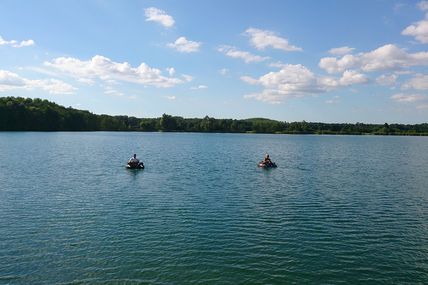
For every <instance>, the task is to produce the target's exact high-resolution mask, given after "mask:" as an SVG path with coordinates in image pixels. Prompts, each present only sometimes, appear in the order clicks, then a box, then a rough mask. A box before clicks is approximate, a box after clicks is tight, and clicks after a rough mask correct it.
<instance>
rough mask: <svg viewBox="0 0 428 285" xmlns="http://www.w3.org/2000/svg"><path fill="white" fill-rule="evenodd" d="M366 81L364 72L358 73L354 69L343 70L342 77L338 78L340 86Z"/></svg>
mask: <svg viewBox="0 0 428 285" xmlns="http://www.w3.org/2000/svg"><path fill="white" fill-rule="evenodd" d="M367 81H368V79H367V77H366V76H365V75H364V74H361V73H358V72H356V71H354V70H345V72H344V73H343V75H342V77H341V78H340V79H339V84H340V85H342V86H349V85H353V84H361V83H366V82H367Z"/></svg>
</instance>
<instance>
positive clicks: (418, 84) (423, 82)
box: [402, 74, 428, 90]
mask: <svg viewBox="0 0 428 285" xmlns="http://www.w3.org/2000/svg"><path fill="white" fill-rule="evenodd" d="M402 89H416V90H428V75H425V74H416V75H415V76H414V77H413V78H412V79H409V80H408V81H406V82H405V83H404V84H403V86H402Z"/></svg>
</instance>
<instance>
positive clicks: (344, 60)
mask: <svg viewBox="0 0 428 285" xmlns="http://www.w3.org/2000/svg"><path fill="white" fill-rule="evenodd" d="M417 65H428V52H416V53H408V52H406V51H405V50H404V49H401V48H399V47H397V46H395V45H393V44H387V45H384V46H381V47H379V48H377V49H375V50H373V51H370V52H367V53H359V54H357V55H351V54H348V55H345V56H343V57H341V58H336V57H324V58H321V60H320V62H319V67H321V68H322V69H324V70H326V71H327V72H328V73H338V72H343V71H345V70H347V69H361V70H363V71H366V72H372V71H379V70H400V69H402V68H406V67H410V66H417Z"/></svg>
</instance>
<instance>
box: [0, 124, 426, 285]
mask: <svg viewBox="0 0 428 285" xmlns="http://www.w3.org/2000/svg"><path fill="white" fill-rule="evenodd" d="M134 151H135V152H136V153H137V154H138V156H140V157H142V158H143V161H144V163H145V165H146V169H145V170H142V171H141V170H140V171H135V170H127V169H125V168H124V165H125V163H126V161H127V160H128V159H129V157H130V156H131V155H132V154H133V153H134ZM265 152H269V153H270V154H271V158H272V160H273V161H276V162H277V164H278V166H279V167H278V168H277V169H271V170H263V169H259V168H258V167H257V162H258V161H259V160H260V159H261V158H262V157H263V155H264V153H265ZM86 283H87V284H108V283H119V284H122V283H123V284H139V283H143V284H292V283H296V284H309V283H312V284H340V283H347V284H356V283H362V284H366V283H395V284H411V283H415V284H416V283H418V284H423V283H425V284H427V283H428V137H378V136H298V135H294V136H293V135H254V134H192V133H115V132H93V133H92V132H90V133H62V132H59V133H0V284H86Z"/></svg>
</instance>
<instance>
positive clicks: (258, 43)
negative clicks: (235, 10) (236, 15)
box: [244, 28, 302, 51]
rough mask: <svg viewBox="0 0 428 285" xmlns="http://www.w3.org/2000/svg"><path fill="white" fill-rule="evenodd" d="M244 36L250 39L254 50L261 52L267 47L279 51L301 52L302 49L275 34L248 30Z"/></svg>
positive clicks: (253, 29)
mask: <svg viewBox="0 0 428 285" xmlns="http://www.w3.org/2000/svg"><path fill="white" fill-rule="evenodd" d="M244 34H245V35H247V36H249V37H250V43H251V45H253V46H254V47H255V48H257V49H259V50H263V49H265V48H267V47H271V48H275V49H280V50H283V51H301V50H302V48H300V47H296V46H293V45H290V44H289V42H288V40H287V39H285V38H281V37H280V36H278V35H277V34H276V33H275V32H272V31H267V30H260V29H255V28H248V29H247V30H246V31H245V33H244Z"/></svg>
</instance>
